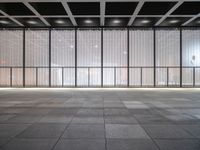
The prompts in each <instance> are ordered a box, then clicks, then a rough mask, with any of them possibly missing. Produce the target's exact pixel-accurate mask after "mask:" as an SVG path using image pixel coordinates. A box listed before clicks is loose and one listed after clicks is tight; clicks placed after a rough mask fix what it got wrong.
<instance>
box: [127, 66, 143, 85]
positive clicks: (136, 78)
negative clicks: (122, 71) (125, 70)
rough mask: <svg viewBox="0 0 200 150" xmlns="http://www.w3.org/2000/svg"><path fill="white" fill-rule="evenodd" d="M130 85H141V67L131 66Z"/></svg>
mask: <svg viewBox="0 0 200 150" xmlns="http://www.w3.org/2000/svg"><path fill="white" fill-rule="evenodd" d="M129 74H130V76H129V85H130V86H141V68H129Z"/></svg>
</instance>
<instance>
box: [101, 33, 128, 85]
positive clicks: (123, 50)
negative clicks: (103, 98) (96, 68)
mask: <svg viewBox="0 0 200 150" xmlns="http://www.w3.org/2000/svg"><path fill="white" fill-rule="evenodd" d="M103 66H104V67H106V66H109V67H111V68H104V69H103V74H104V85H111V86H114V84H118V85H127V82H124V80H127V75H123V78H121V77H120V76H121V71H114V68H112V67H120V66H121V67H122V66H123V67H126V66H127V30H104V32H103ZM119 70H120V69H119ZM124 74H127V72H124ZM115 77H117V81H115V79H116V78H115ZM119 77H120V78H119ZM124 78H125V79H124ZM110 80H111V81H110ZM112 81H113V82H112ZM116 82H117V83H116Z"/></svg>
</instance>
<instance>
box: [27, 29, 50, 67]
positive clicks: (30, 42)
mask: <svg viewBox="0 0 200 150" xmlns="http://www.w3.org/2000/svg"><path fill="white" fill-rule="evenodd" d="M25 37H26V38H25V40H26V43H25V45H26V46H25V47H26V53H25V55H26V59H25V61H26V62H25V64H26V66H31V67H36V66H38V67H41V66H46V67H48V66H49V31H48V30H27V31H26V36H25Z"/></svg>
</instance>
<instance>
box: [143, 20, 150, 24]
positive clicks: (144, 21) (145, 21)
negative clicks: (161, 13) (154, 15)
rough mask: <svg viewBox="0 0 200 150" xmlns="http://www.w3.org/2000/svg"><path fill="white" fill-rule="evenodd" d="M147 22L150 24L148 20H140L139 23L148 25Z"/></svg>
mask: <svg viewBox="0 0 200 150" xmlns="http://www.w3.org/2000/svg"><path fill="white" fill-rule="evenodd" d="M149 22H150V21H149V20H142V21H141V23H144V24H145V23H149Z"/></svg>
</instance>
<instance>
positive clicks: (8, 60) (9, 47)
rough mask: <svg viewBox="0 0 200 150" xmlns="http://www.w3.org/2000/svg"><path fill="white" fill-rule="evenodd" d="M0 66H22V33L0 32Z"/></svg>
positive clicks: (19, 31)
mask: <svg viewBox="0 0 200 150" xmlns="http://www.w3.org/2000/svg"><path fill="white" fill-rule="evenodd" d="M0 66H13V67H14V66H18V67H19V66H23V31H22V30H1V31H0Z"/></svg>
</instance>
